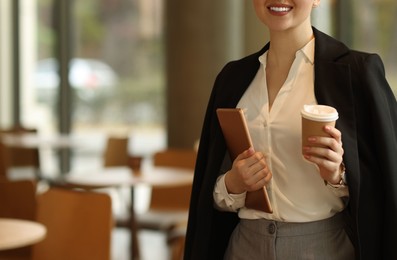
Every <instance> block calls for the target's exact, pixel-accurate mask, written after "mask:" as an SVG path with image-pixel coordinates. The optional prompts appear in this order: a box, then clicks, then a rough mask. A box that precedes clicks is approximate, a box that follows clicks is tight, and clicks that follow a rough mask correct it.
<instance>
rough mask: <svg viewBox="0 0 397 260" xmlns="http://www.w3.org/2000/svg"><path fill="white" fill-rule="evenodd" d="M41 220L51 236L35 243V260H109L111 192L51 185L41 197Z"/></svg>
mask: <svg viewBox="0 0 397 260" xmlns="http://www.w3.org/2000/svg"><path fill="white" fill-rule="evenodd" d="M37 221H38V222H40V223H42V224H44V225H45V226H46V227H47V236H46V238H45V239H44V240H43V241H42V242H39V243H37V244H35V245H33V258H32V259H33V260H46V259H57V260H70V259H73V260H79V259H82V260H83V259H84V260H85V259H96V260H102V259H103V260H109V259H110V257H111V250H110V249H111V233H112V228H113V219H112V210H111V200H110V197H109V196H108V195H107V194H103V193H96V192H88V191H77V190H68V189H58V188H50V189H49V190H48V191H47V192H45V193H43V194H41V195H40V196H38V204H37Z"/></svg>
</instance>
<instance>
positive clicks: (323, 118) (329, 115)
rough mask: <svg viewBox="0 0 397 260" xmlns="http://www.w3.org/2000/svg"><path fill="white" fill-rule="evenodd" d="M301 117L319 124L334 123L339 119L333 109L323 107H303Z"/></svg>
mask: <svg viewBox="0 0 397 260" xmlns="http://www.w3.org/2000/svg"><path fill="white" fill-rule="evenodd" d="M301 115H302V117H304V118H306V119H310V120H314V121H320V122H330V121H336V120H337V119H338V118H339V116H338V111H336V109H335V108H333V107H330V106H324V105H304V106H303V108H302V110H301Z"/></svg>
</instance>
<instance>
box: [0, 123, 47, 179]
mask: <svg viewBox="0 0 397 260" xmlns="http://www.w3.org/2000/svg"><path fill="white" fill-rule="evenodd" d="M33 133H37V129H33V128H24V127H21V126H15V127H12V128H8V129H2V130H0V135H2V134H16V135H18V134H33ZM0 160H1V163H0V174H1V175H3V176H7V172H8V170H9V169H10V168H12V167H31V168H32V169H33V171H34V174H35V177H36V178H37V179H38V178H40V177H41V176H40V175H41V174H40V153H39V149H38V148H25V147H9V146H7V145H5V144H3V143H0Z"/></svg>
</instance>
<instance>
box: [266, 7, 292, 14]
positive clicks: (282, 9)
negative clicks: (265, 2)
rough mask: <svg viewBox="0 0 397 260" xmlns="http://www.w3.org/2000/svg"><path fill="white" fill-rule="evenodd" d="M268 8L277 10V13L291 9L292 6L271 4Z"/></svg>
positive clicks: (273, 10)
mask: <svg viewBox="0 0 397 260" xmlns="http://www.w3.org/2000/svg"><path fill="white" fill-rule="evenodd" d="M268 9H269V10H270V11H272V12H277V13H285V12H289V11H291V9H292V7H286V6H282V7H281V6H270V7H268Z"/></svg>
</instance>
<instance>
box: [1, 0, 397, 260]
mask: <svg viewBox="0 0 397 260" xmlns="http://www.w3.org/2000/svg"><path fill="white" fill-rule="evenodd" d="M396 14H397V1H395V0H350V1H346V0H322V1H321V4H320V7H318V8H316V9H315V10H314V11H313V15H312V19H313V25H314V26H316V27H317V28H318V29H320V30H322V31H324V32H325V33H327V34H329V35H331V36H333V37H335V38H337V39H339V40H341V41H343V42H345V43H346V44H347V45H348V46H349V47H351V48H354V49H358V50H361V51H366V52H376V53H378V54H379V55H380V56H381V58H382V60H383V62H384V65H385V70H386V77H387V79H388V81H389V83H390V85H391V87H392V89H393V91H394V94H395V95H396V93H397V73H396V71H397V48H396V46H397V27H396V26H395V25H396V24H397V16H396ZM267 41H268V35H267V32H266V29H265V28H264V26H263V25H262V24H261V23H260V22H259V21H258V19H257V17H256V15H255V12H254V10H253V7H252V1H249V0H245V1H244V0H216V1H213V0H200V1H186V0H168V1H166V0H84V1H82V0H80V1H77V0H0V128H1V129H7V128H12V127H15V126H23V127H25V128H31V129H36V130H37V134H38V135H39V136H41V137H43V139H40V140H42V141H43V140H44V141H45V140H47V139H46V138H51V137H53V136H61V137H62V136H66V137H67V138H68V139H69V137H73V140H77V143H73V144H72V148H73V149H69V148H70V147H69V148H67V149H63V148H61V149H57V148H56V147H55V148H56V149H54V147H49V146H48V147H47V146H46V145H47V144H48V143H47V142H45V143H44V145H39V147H40V148H39V149H40V158H39V159H40V172H41V175H42V177H57V176H60V175H61V173H69V172H71V171H76V172H84V171H85V170H86V172H91V171H93V169H100V168H101V167H102V166H103V165H102V163H103V151H104V150H105V147H106V141H107V138H108V137H110V136H124V137H125V136H127V137H128V139H129V142H128V153H129V155H134V156H138V157H143V159H144V161H143V163H144V164H145V163H147V164H150V163H152V162H151V160H152V156H153V154H154V153H155V152H157V151H161V150H164V149H167V148H188V149H192V148H193V147H197V146H196V145H197V142H198V139H199V138H200V132H201V127H202V122H203V118H204V113H205V109H206V106H207V102H208V98H209V95H210V91H211V89H212V85H213V83H214V80H215V77H216V75H217V74H218V72H219V71H220V70H221V69H222V67H223V66H224V65H225V63H226V62H228V61H230V60H233V59H239V58H241V57H243V56H246V55H248V54H251V53H253V52H256V51H258V50H259V49H261V48H262V47H263V46H264V45H265V44H266V43H267ZM58 140H60V142H61V146H62V142H63V140H64V139H62V138H61V139H58ZM65 140H66V139H65ZM0 163H1V161H0ZM139 188H140V187H138V190H137V191H138V196H136V197H134V198H132V199H134V200H136V202H138V203H137V204H135V206H136V207H137V209H138V210H139V209H140V210H141V211H143V210H144V209H145V207H147V204H148V203H147V202H148V199H143V200H142V198H148V197H149V196H148V192H147V190H145V189H144V188H143V189H139ZM142 195H144V196H142ZM129 196H130V194H129V193H127V195H126V197H129ZM129 198H130V197H129ZM130 199H131V198H130ZM135 206H134V208H135ZM121 238H122V239H116V240H115V242H113V243H115V245H116V246H115V247H114V249H112V250H113V251H114V252H115V255H113V254H112V256H113V258H112V259H129V258H128V254H129V253H128V252H129V251H128V248H129V242H128V241H130V237H129V235H128V234H127V235H126V234H124V233H122V234H121ZM140 239H143V245H145V246H144V250H142V251H143V255H144V256H145V258H143V259H156V260H160V259H168V258H167V257H166V255H167V251H166V247H165V246H164V242H163V241H162V240H160V242H158V241H159V240H153V239H152V237H149V240H145V237H141V238H140ZM153 241H154V242H153ZM156 241H157V244H156ZM146 245H147V246H146ZM120 248H122V249H120ZM153 248H156V250H153ZM158 248H163V249H164V250H163V251H161V250H160V251H159V250H157V249H158Z"/></svg>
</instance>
